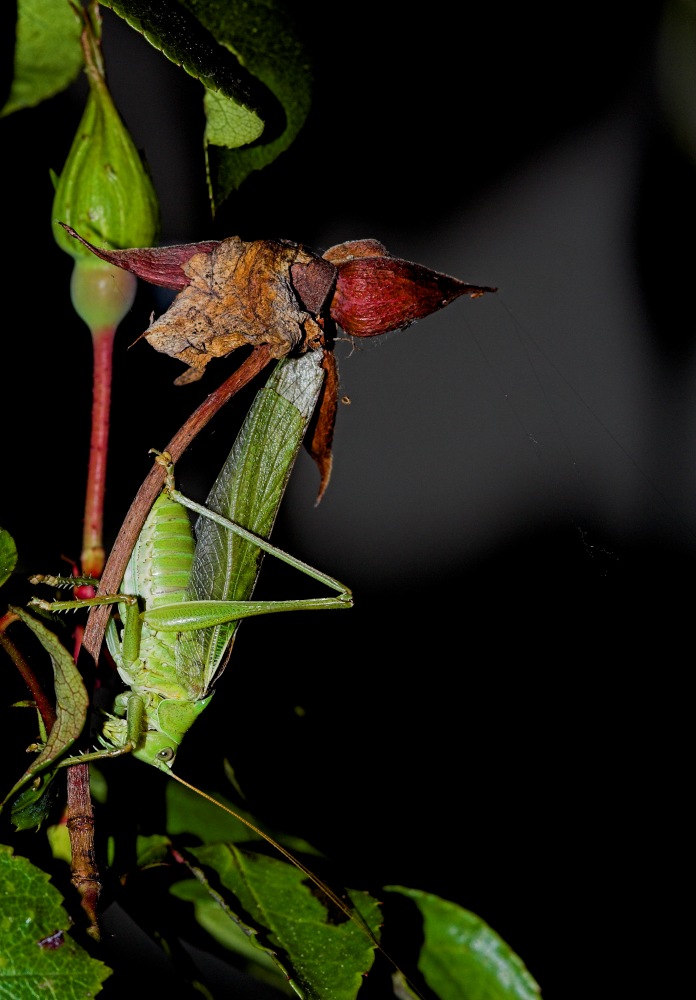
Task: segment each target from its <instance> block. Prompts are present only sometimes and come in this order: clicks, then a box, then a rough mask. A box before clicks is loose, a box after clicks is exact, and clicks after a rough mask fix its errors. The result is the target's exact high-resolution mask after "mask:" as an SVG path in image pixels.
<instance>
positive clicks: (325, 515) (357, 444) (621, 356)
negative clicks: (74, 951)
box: [0, 0, 695, 1000]
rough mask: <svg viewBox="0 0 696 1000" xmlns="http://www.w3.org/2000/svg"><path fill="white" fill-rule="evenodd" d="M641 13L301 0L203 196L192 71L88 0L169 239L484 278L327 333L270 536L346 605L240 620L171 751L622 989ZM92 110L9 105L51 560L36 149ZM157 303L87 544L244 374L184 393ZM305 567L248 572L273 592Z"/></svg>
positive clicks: (29, 528) (677, 194) (662, 473)
mask: <svg viewBox="0 0 696 1000" xmlns="http://www.w3.org/2000/svg"><path fill="white" fill-rule="evenodd" d="M662 12H663V5H662V4H653V5H647V6H645V5H644V6H643V7H642V8H641V14H640V17H638V16H637V14H636V8H635V7H634V6H633V5H627V4H612V5H606V4H598V3H594V4H592V3H591V4H589V5H584V6H583V7H582V8H573V9H568V8H563V9H561V10H558V9H553V8H548V6H546V5H544V6H541V5H531V6H529V5H526V6H523V5H513V4H496V5H493V4H485V5H479V6H477V7H476V8H474V9H470V8H467V7H463V6H461V7H460V6H458V7H457V8H456V9H454V10H453V9H452V7H451V5H435V6H431V7H429V8H427V9H418V8H411V9H409V8H406V7H404V6H403V5H375V4H368V3H366V2H364V0H359V2H356V3H349V4H348V3H343V4H341V5H335V6H331V7H329V6H328V5H326V4H316V5H314V4H302V5H297V11H296V15H297V18H298V21H299V22H300V24H301V26H302V29H303V31H304V32H305V35H306V37H307V40H308V44H309V47H310V50H311V53H312V57H313V60H314V63H315V76H316V85H315V99H314V106H313V110H312V113H311V116H310V119H309V121H308V123H307V125H306V127H305V129H304V130H303V132H302V134H301V136H300V137H299V139H298V141H297V142H296V143H295V144H294V145H293V147H292V149H291V150H289V151H288V152H287V153H286V154H284V155H283V156H282V157H280V159H279V160H278V161H277V162H276V163H275V164H273V165H272V166H271V167H269V168H267V169H266V170H264V171H263V172H261V173H258V174H256V175H254V176H252V177H251V178H250V179H249V180H248V181H247V182H246V183H245V184H244V186H243V188H242V189H241V190H240V191H239V192H238V193H237V194H235V195H233V196H232V197H231V198H230V200H229V201H228V202H227V203H226V204H225V206H224V207H223V208H222V210H221V211H220V212H219V213H218V215H217V216H216V218H215V219H214V220H213V219H211V215H210V211H209V208H208V205H207V196H206V189H205V178H204V161H203V151H202V127H203V117H202V104H201V91H200V87H199V85H198V84H197V83H196V82H195V81H193V80H191V79H189V78H188V77H186V75H185V74H183V73H181V72H180V71H178V70H177V69H176V68H175V67H173V66H172V65H170V64H168V63H167V62H166V61H165V60H164V59H163V58H161V57H160V56H159V55H158V54H157V53H155V52H154V50H152V49H151V48H150V47H149V46H148V45H147V43H146V42H144V41H143V40H142V39H141V38H139V37H138V36H136V35H135V34H134V33H133V32H131V31H130V30H129V29H128V28H127V27H126V26H124V25H123V24H122V23H121V22H120V21H118V19H117V18H116V17H114V16H113V15H112V14H111V12H109V11H107V10H105V11H104V47H105V53H106V62H107V72H108V75H109V81H110V84H111V88H112V92H113V94H114V97H115V99H116V101H117V103H118V105H119V107H120V108H121V110H122V113H123V115H124V118H125V120H126V122H127V124H128V125H129V127H130V128H131V130H132V132H133V134H134V136H135V139H136V141H137V143H138V144H139V145H140V146H142V147H143V148H144V150H145V153H146V155H147V158H148V161H149V163H150V166H151V169H152V172H153V176H154V180H155V184H156V187H157V190H158V193H159V195H160V199H161V205H162V218H163V233H162V237H163V240H164V241H167V242H189V241H194V240H201V239H205V238H223V237H225V236H228V235H232V234H237V235H240V236H241V237H242V238H244V239H256V238H264V237H283V238H288V239H293V240H297V241H299V242H304V243H306V244H308V245H310V246H313V247H315V248H317V249H322V250H323V249H325V248H327V247H329V246H331V245H333V244H334V243H338V242H342V241H344V240H348V239H355V238H360V237H366V236H369V237H374V238H377V239H379V240H381V241H382V242H383V243H385V244H386V245H387V246H388V248H389V249H390V250H391V251H392V253H394V254H397V255H399V256H402V257H405V258H407V259H410V260H417V261H419V262H420V263H422V264H425V265H428V266H430V267H433V268H435V269H436V270H441V271H446V272H448V273H451V274H455V275H456V276H458V277H461V278H463V279H464V280H467V281H471V282H476V283H481V284H489V285H496V286H497V287H498V288H499V292H498V294H497V295H496V296H489V297H486V298H483V299H478V300H468V299H462V300H459V301H458V302H456V303H454V304H453V305H451V306H450V307H448V308H447V309H446V310H444V311H443V312H441V313H438V314H436V315H434V316H432V317H430V318H428V319H426V320H423V321H421V322H420V323H418V324H416V325H415V326H413V327H411V328H409V329H408V330H407V331H405V332H402V333H394V334H391V335H388V336H387V337H384V338H379V340H376V341H375V342H373V343H370V342H363V343H360V344H358V345H355V349H354V350H353V348H352V347H351V346H350V345H346V344H342V345H339V354H340V370H341V376H342V390H343V391H344V392H345V393H346V394H347V395H348V396H349V397H350V398H351V405H350V406H346V407H344V408H342V410H341V412H340V413H339V422H338V427H337V432H336V439H335V470H334V475H333V479H332V483H331V486H330V487H329V490H328V493H327V495H326V497H325V499H324V500H323V501H322V503H321V505H320V506H319V507H318V508H315V507H314V505H313V502H314V495H315V491H316V487H317V482H318V480H317V475H316V472H315V470H314V469H313V468H312V466H311V463H310V461H309V459H308V458H307V457H306V456H301V460H300V462H299V464H298V468H297V470H296V476H295V478H294V479H293V482H292V483H291V486H290V489H289V492H288V497H287V501H286V504H285V506H284V509H283V512H282V515H281V517H280V519H279V522H278V525H277V530H276V535H275V539H276V541H277V543H278V544H279V545H281V546H282V547H284V548H287V549H289V550H290V551H292V552H294V553H297V554H298V555H300V556H301V557H302V558H304V559H306V560H307V561H308V562H311V563H313V564H314V565H318V566H320V567H322V568H324V569H326V570H327V571H328V572H330V573H332V574H334V575H336V576H338V577H340V578H341V579H344V580H345V581H346V582H347V583H348V584H349V585H350V586H351V588H352V589H353V591H354V594H355V600H356V606H355V609H354V610H353V611H351V612H350V613H349V614H346V615H340V616H339V615H333V614H331V615H326V616H321V615H318V614H315V615H308V614H296V615H290V616H278V619H277V620H275V621H274V620H271V619H265V620H263V621H262V623H260V624H258V623H253V622H252V623H247V624H246V625H245V626H244V628H243V629H242V630H241V633H240V638H239V640H238V643H237V647H236V649H235V656H234V657H233V660H232V663H231V666H230V669H229V670H228V673H227V674H226V676H225V678H224V681H223V683H222V684H221V686H220V689H219V691H218V694H217V696H216V698H215V699H214V701H213V704H212V705H211V708H210V709H209V715H208V716H207V719H206V724H205V726H203V725H201V726H200V728H199V730H194V731H192V733H191V735H190V738H189V739H190V746H189V750H188V753H189V755H190V756H189V757H188V758H187V760H186V762H185V763H184V760H183V757H184V754H183V752H182V755H181V758H182V761H181V769H182V773H185V774H186V776H187V777H189V778H190V779H191V780H194V781H195V780H199V781H204V780H205V761H206V758H207V756H208V755H209V754H211V747H212V748H213V749H215V748H216V749H220V748H223V749H224V751H225V753H226V754H227V756H228V757H229V758H230V759H231V760H232V761H233V763H234V766H235V769H236V773H237V777H238V779H239V780H240V782H241V785H242V787H243V788H244V790H245V792H246V794H247V796H248V799H249V802H250V805H251V806H252V807H253V808H254V809H255V810H256V811H257V812H258V813H260V814H263V815H264V818H266V819H267V820H268V821H269V822H271V823H275V824H276V825H277V826H279V827H281V828H284V829H288V830H292V831H297V832H301V833H302V834H303V835H304V836H306V837H307V839H309V840H310V841H312V842H313V843H315V844H316V845H317V846H318V847H320V848H321V849H323V850H324V851H325V852H326V853H327V854H328V855H329V856H330V857H331V858H334V859H337V860H338V861H339V862H340V863H341V864H342V865H343V866H344V868H345V870H346V875H347V878H348V879H350V880H352V881H351V882H350V884H354V885H358V886H362V885H365V886H380V885H383V884H388V883H401V884H405V885H412V886H417V887H420V888H423V889H427V890H431V891H433V892H436V893H439V894H440V895H443V896H445V897H447V898H450V899H453V900H455V901H457V902H459V903H461V904H462V905H464V906H466V907H468V908H470V909H472V910H474V911H475V912H476V913H478V914H479V915H480V916H482V917H483V918H484V919H485V920H487V921H488V922H489V923H490V924H491V925H492V926H493V927H494V928H495V929H496V930H497V931H498V932H499V933H500V934H501V935H502V936H503V937H504V938H505V940H506V941H507V942H508V943H509V944H510V945H511V946H512V947H513V948H514V949H515V950H516V951H517V952H518V954H520V956H521V957H522V958H523V960H524V961H525V963H526V964H527V966H528V968H529V970H530V971H531V973H532V974H533V975H534V976H535V978H536V979H537V980H538V982H539V983H540V986H541V989H542V994H543V996H544V997H545V1000H560V998H561V997H571V998H575V997H578V998H579V997H583V998H584V997H587V996H614V995H616V994H617V993H620V994H622V995H633V993H634V992H636V991H637V990H638V989H640V990H641V991H642V990H645V992H646V993H647V992H648V984H649V983H652V977H653V976H654V977H655V989H656V992H657V994H658V995H666V994H667V992H668V991H667V988H666V983H665V980H666V979H667V977H669V975H670V974H671V973H672V971H673V969H674V966H675V964H677V963H676V959H675V954H676V953H678V950H679V948H680V947H681V945H680V943H679V939H680V932H679V919H680V917H679V915H678V913H677V912H675V910H674V909H673V908H672V907H673V900H674V897H675V894H676V895H678V894H679V890H680V888H681V885H682V883H683V879H684V875H683V871H682V867H683V862H684V858H685V852H683V846H684V845H683V832H682V831H683V829H684V825H685V810H684V808H683V806H682V803H683V802H684V799H685V792H686V789H685V787H684V786H685V784H686V777H685V768H684V756H685V748H686V745H687V741H686V739H685V736H686V733H685V730H686V725H687V722H686V716H687V713H686V712H685V711H684V708H683V707H682V706H684V705H685V702H686V700H687V699H688V697H689V696H688V680H687V678H688V671H687V674H682V668H684V669H686V668H687V667H690V666H691V662H692V649H691V645H692V630H691V627H690V625H691V621H692V611H691V608H692V600H691V581H692V577H693V570H694V563H695V560H694V525H695V519H694V514H693V499H694V475H693V472H692V468H693V457H692V456H693V438H694V427H695V421H694V416H695V411H694V401H693V391H692V385H693V376H694V359H693V351H692V341H693V337H692V330H693V321H692V319H691V316H690V312H688V311H687V304H686V298H687V292H688V288H689V287H690V281H691V278H692V275H693V252H692V246H693V237H692V226H691V221H692V219H693V200H694V196H693V189H694V184H693V182H694V175H693V165H692V164H691V163H689V160H688V157H687V155H686V154H685V152H684V150H683V149H682V148H680V146H679V145H678V144H677V142H676V140H675V133H674V130H673V128H672V122H671V120H670V118H669V116H668V115H667V114H666V112H665V105H664V103H663V100H662V92H661V89H660V86H661V76H660V74H659V72H658V68H659V63H658V55H659V53H660V39H661V35H660V27H661V23H662V22H661V14H662ZM668 61H669V55H668ZM685 96H686V97H688V96H689V95H688V94H685ZM691 96H692V97H693V95H691ZM83 98H84V83H83V82H82V81H80V82H79V83H78V84H76V85H75V86H74V87H72V88H70V90H69V91H67V92H65V93H63V94H60V95H58V96H56V97H55V98H54V99H52V100H51V101H49V102H46V103H45V104H44V105H41V106H40V107H38V108H36V109H29V110H25V111H22V112H19V113H17V114H15V115H13V116H11V117H10V118H8V119H5V120H3V121H2V122H1V123H0V134H2V137H3V138H2V147H3V149H4V155H3V159H2V168H1V169H2V185H3V192H4V204H5V211H4V212H3V219H4V231H5V255H4V259H5V264H4V275H5V324H4V326H5V337H4V348H3V370H4V373H5V377H4V379H3V383H4V389H3V393H2V405H3V414H4V420H3V428H4V441H3V444H4V448H3V481H4V486H5V488H4V490H3V498H2V506H1V507H0V522H1V523H2V524H3V525H4V526H5V527H7V528H8V529H10V530H11V531H12V532H13V534H14V535H15V537H16V539H17V541H18V545H19V549H20V557H21V566H20V569H21V570H22V571H26V572H27V573H28V572H32V571H34V570H36V569H39V568H40V569H45V570H53V569H54V568H55V565H56V563H57V561H58V560H59V558H60V556H61V554H62V553H67V554H70V555H73V556H77V555H78V554H79V544H80V534H81V527H80V520H81V507H82V502H83V497H82V491H83V480H82V469H83V467H84V462H85V460H86V453H87V442H88V434H89V409H90V354H89V340H88V336H87V333H86V330H85V329H80V325H79V321H77V320H76V319H75V318H74V315H73V314H72V312H71V308H70V304H69V296H68V280H69V273H70V262H69V261H68V260H67V259H64V258H63V255H61V254H60V253H58V251H57V250H56V249H55V245H54V243H53V239H52V235H51V229H50V208H51V200H52V190H51V185H50V180H49V175H48V171H49V168H53V169H56V170H60V168H61V165H62V162H63V160H64V158H65V155H66V153H67V150H68V148H69V144H70V141H71V139H72V135H73V133H74V129H75V127H76V125H77V121H78V119H79V115H80V112H81V107H82V100H83ZM161 308H163V305H162V300H161V298H160V299H158V298H157V296H156V294H155V293H154V292H153V290H151V289H148V288H147V287H143V288H141V290H140V292H139V294H138V298H137V300H136V304H135V306H134V308H133V311H132V313H131V315H130V316H129V317H128V319H127V320H126V321H125V322H124V324H123V327H122V329H121V331H120V332H119V335H118V338H117V342H116V356H115V368H116V371H115V380H116V381H115V388H114V410H113V432H112V446H111V447H112V450H111V456H110V473H109V492H108V497H107V505H108V511H107V536H108V538H109V539H113V537H114V535H115V533H116V531H117V530H118V527H119V525H120V519H121V517H122V516H123V513H124V512H125V509H126V507H127V505H128V503H129V501H130V499H131V497H132V495H133V493H134V492H135V489H136V488H137V486H138V485H139V483H140V482H141V480H142V478H143V477H144V475H145V474H146V472H147V470H148V467H149V458H148V454H147V450H148V448H150V447H152V446H157V447H160V446H162V444H163V443H164V442H166V441H167V440H168V439H169V438H170V437H171V436H172V434H173V433H174V431H175V430H176V429H177V428H178V427H179V425H180V424H181V422H182V421H183V419H185V417H186V416H187V415H188V413H189V412H190V411H191V410H192V409H193V408H194V407H195V406H196V405H197V404H198V402H200V400H201V399H202V398H204V396H205V394H207V392H209V391H210V390H211V389H212V388H213V387H214V386H216V385H217V384H218V383H219V382H220V381H222V379H223V378H224V377H225V375H226V374H227V372H228V371H229V370H230V369H231V366H232V365H234V364H235V359H234V358H231V359H229V361H228V362H220V363H218V365H217V366H213V365H211V371H210V373H209V374H208V375H207V376H206V380H205V381H203V382H200V383H197V384H195V385H193V386H189V387H185V388H177V387H174V386H173V385H172V380H173V379H174V377H175V376H176V375H177V374H178V373H179V371H180V365H179V364H178V363H177V362H175V361H172V360H171V359H168V358H165V357H163V356H161V355H155V354H154V352H152V351H151V350H150V348H149V347H148V346H147V345H146V344H145V343H144V342H140V343H138V344H136V345H135V346H133V347H132V348H131V349H130V350H129V349H128V347H129V345H130V344H131V343H132V342H133V341H135V340H136V338H137V337H138V335H139V334H140V333H141V332H142V330H143V329H144V328H145V326H146V325H147V322H148V317H149V314H150V311H151V310H152V309H155V310H156V311H159V310H160V309H161ZM214 367H215V369H216V370H215V371H213V370H212V369H213V368H214ZM245 402H248V397H243V398H242V399H240V401H239V402H238V404H237V409H236V411H235V412H232V413H230V414H229V415H228V414H223V415H221V416H220V417H219V418H218V419H217V421H216V422H215V424H214V425H211V428H210V430H209V431H207V432H206V433H205V435H204V437H203V439H202V440H200V441H198V442H197V443H196V444H195V445H194V447H193V448H192V449H191V450H190V452H189V453H188V455H187V456H186V458H185V459H184V460H183V461H182V463H181V467H180V480H181V483H182V486H183V487H184V488H185V489H186V491H187V492H189V493H192V494H194V495H197V496H198V497H199V498H202V497H203V496H204V494H205V490H206V487H207V484H208V483H209V481H210V480H211V479H212V477H213V474H214V472H216V471H217V468H218V467H219V465H220V464H221V461H222V457H223V456H224V455H225V454H226V452H227V450H228V448H229V443H230V440H231V434H232V430H231V429H230V428H231V427H233V426H235V425H236V422H237V421H238V419H239V416H240V415H241V414H242V413H243V412H244V407H245ZM232 409H233V408H232ZM56 526H58V528H57V527H56ZM46 562H48V565H46ZM302 586H303V583H302V581H300V582H299V583H298V582H297V581H296V580H295V579H294V578H289V579H288V578H287V577H286V576H285V575H283V574H282V573H281V572H277V571H276V569H275V568H274V567H272V565H271V562H270V561H268V560H267V561H266V568H265V573H264V579H263V588H264V593H266V594H271V593H275V594H278V595H279V596H288V594H289V593H293V594H294V593H297V594H298V596H299V594H300V592H301V590H302ZM279 588H281V589H280V590H279ZM680 664H682V667H680ZM16 696H19V695H16ZM297 706H301V708H302V710H303V714H300V713H298V712H297V711H295V709H296V707H297ZM7 717H8V719H9V718H14V716H10V715H9V714H8V716H7ZM211 756H212V754H211ZM201 776H202V777H201ZM153 780H154V779H153ZM146 794H149V792H148V793H146Z"/></svg>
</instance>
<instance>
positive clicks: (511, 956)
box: [385, 885, 541, 1000]
mask: <svg viewBox="0 0 696 1000" xmlns="http://www.w3.org/2000/svg"><path fill="white" fill-rule="evenodd" d="M385 889H386V891H387V892H396V893H400V894H401V895H403V896H406V897H408V899H411V900H412V901H413V902H414V903H415V904H416V906H417V907H418V909H419V911H420V914H421V916H422V918H423V933H424V943H423V947H422V948H421V954H420V959H419V962H418V968H419V970H420V972H421V973H422V974H423V976H424V978H425V980H426V982H427V984H428V986H429V987H430V988H431V989H432V990H434V992H435V993H436V994H437V996H438V997H439V998H440V1000H462V997H466V1000H539V997H540V996H541V991H540V988H539V986H538V985H537V983H536V982H535V981H534V979H533V978H532V976H531V975H530V974H529V972H528V971H527V969H526V968H525V966H524V963H523V962H522V960H521V959H520V958H519V957H518V956H517V955H516V954H515V953H514V952H513V951H512V949H511V948H510V947H509V946H508V945H507V944H506V943H505V942H504V941H503V939H502V938H501V937H500V936H499V935H498V934H496V932H495V931H494V930H492V929H491V928H490V927H489V926H488V924H486V923H485V921H483V920H481V918H480V917H477V916H476V914H475V913H471V911H470V910H465V909H464V908H463V907H461V906H458V905H457V904H456V903H452V902H450V901H449V900H446V899H442V898H441V897H439V896H434V895H432V893H428V892H422V891H421V890H418V889H407V888H405V887H404V886H397V885H388V886H385Z"/></svg>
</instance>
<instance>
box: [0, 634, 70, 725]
mask: <svg viewBox="0 0 696 1000" xmlns="http://www.w3.org/2000/svg"><path fill="white" fill-rule="evenodd" d="M8 618H9V620H10V621H17V620H18V619H17V616H16V615H12V616H11V617H10V616H9V615H6V616H5V617H4V618H3V623H4V622H5V620H6V619H8ZM8 624H9V622H8ZM0 646H2V647H3V648H4V650H5V652H6V653H7V655H8V656H9V657H10V659H11V660H12V662H13V663H14V665H15V666H16V668H17V670H18V671H19V673H20V674H21V676H22V679H23V680H24V683H25V684H26V686H27V687H28V688H29V692H30V694H31V696H32V698H33V699H34V701H35V702H36V707H37V709H38V710H39V713H40V715H41V718H42V719H43V724H44V726H45V727H46V732H47V733H50V731H51V729H52V728H53V723H54V722H55V721H56V713H55V711H54V709H53V705H52V704H51V703H50V701H49V700H48V698H47V697H46V695H45V694H44V691H43V688H42V687H41V685H40V684H39V682H38V681H37V679H36V677H35V676H34V671H33V670H32V669H31V667H30V666H29V664H28V663H27V662H26V660H25V659H24V657H23V656H22V654H21V653H20V651H19V650H18V649H17V647H16V646H15V644H14V643H13V642H12V640H11V639H10V637H9V636H8V635H6V634H5V630H4V627H2V628H0Z"/></svg>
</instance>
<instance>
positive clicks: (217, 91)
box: [103, 0, 311, 208]
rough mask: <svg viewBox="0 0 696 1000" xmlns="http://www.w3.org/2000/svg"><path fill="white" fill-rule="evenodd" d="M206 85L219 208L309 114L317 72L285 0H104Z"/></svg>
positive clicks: (210, 166)
mask: <svg viewBox="0 0 696 1000" xmlns="http://www.w3.org/2000/svg"><path fill="white" fill-rule="evenodd" d="M103 5H104V6H105V7H110V8H111V10H113V11H114V13H115V14H118V16H119V17H122V18H123V19H124V20H125V21H127V23H128V24H130V25H131V27H133V28H134V29H135V30H137V31H139V32H140V33H141V34H142V35H143V36H144V37H145V38H146V39H147V41H148V42H150V44H151V45H153V46H154V47H155V48H156V49H158V50H159V51H161V52H162V54H163V55H165V56H166V57H167V58H168V59H170V60H171V61H172V62H173V63H175V64H176V65H178V66H181V67H182V68H183V69H184V70H186V72H187V73H189V74H190V75H191V76H193V77H194V78H195V79H197V80H200V82H201V83H202V84H203V86H204V87H205V99H204V105H205V112H206V119H207V124H206V130H205V137H204V142H205V148H206V160H207V170H208V184H209V191H210V198H211V202H212V205H213V208H216V207H219V205H220V204H222V202H223V201H224V200H225V199H226V198H227V197H228V196H229V194H231V192H232V191H234V190H236V189H237V188H238V187H239V186H240V185H241V183H242V182H243V181H244V180H245V179H246V177H248V175H249V174H250V173H251V172H252V171H253V170H260V169H262V168H263V167H265V166H266V165H267V164H269V163H271V162H272V161H273V160H274V159H275V158H276V157H277V156H278V155H279V154H280V153H282V152H283V151H284V150H286V149H287V148H288V147H289V146H290V145H291V144H292V142H293V140H294V139H295V137H296V135H297V133H298V132H299V130H300V129H301V127H302V125H303V124H304V121H305V119H306V117H307V114H308V113H309V107H310V102H311V73H310V67H309V61H308V58H307V55H306V53H305V51H304V48H303V45H302V43H301V41H300V38H299V36H298V34H297V32H296V30H295V28H294V26H293V24H292V23H291V22H290V20H289V18H288V16H287V12H286V11H285V9H284V6H283V4H282V2H281V0H181V2H180V3H177V2H175V0H103Z"/></svg>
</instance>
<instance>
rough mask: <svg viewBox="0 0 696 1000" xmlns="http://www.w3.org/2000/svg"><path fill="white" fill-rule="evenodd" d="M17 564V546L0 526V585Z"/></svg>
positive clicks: (5, 580)
mask: <svg viewBox="0 0 696 1000" xmlns="http://www.w3.org/2000/svg"><path fill="white" fill-rule="evenodd" d="M16 565H17V546H16V545H15V540H14V538H13V537H12V535H11V534H10V533H9V531H6V530H5V529H4V528H0V587H1V586H2V585H3V583H6V582H7V580H8V579H9V578H10V577H11V576H12V574H13V573H14V568H15V566H16Z"/></svg>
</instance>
